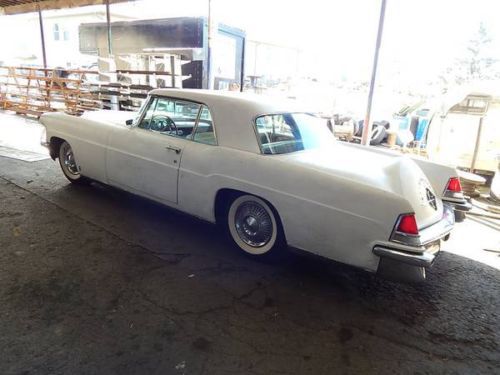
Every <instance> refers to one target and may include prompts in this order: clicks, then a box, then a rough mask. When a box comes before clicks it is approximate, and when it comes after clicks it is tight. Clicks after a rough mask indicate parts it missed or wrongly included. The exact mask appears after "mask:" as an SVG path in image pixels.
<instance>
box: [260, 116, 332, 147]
mask: <svg viewBox="0 0 500 375" xmlns="http://www.w3.org/2000/svg"><path fill="white" fill-rule="evenodd" d="M255 127H256V129H257V135H258V137H259V143H260V145H261V152H262V153H263V154H286V153H290V152H297V151H302V150H309V149H316V148H321V147H329V146H331V145H333V144H334V143H335V137H334V136H333V134H332V133H331V132H330V131H329V130H328V128H327V126H326V120H324V119H321V118H319V117H316V116H313V115H311V114H307V113H280V114H272V115H264V116H260V117H257V119H256V120H255Z"/></svg>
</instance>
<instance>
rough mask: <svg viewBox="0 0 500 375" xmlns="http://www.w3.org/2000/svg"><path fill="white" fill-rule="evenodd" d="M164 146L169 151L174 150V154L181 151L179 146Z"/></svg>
mask: <svg viewBox="0 0 500 375" xmlns="http://www.w3.org/2000/svg"><path fill="white" fill-rule="evenodd" d="M165 148H166V149H167V150H169V151H173V152H175V153H176V154H180V153H181V149H180V148H179V147H174V146H165Z"/></svg>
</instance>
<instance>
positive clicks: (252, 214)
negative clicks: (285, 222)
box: [227, 194, 283, 256]
mask: <svg viewBox="0 0 500 375" xmlns="http://www.w3.org/2000/svg"><path fill="white" fill-rule="evenodd" d="M227 225H228V229H229V234H230V236H231V239H232V240H233V242H234V243H235V244H236V246H238V247H239V248H240V249H241V250H243V251H244V252H245V253H247V254H249V255H253V256H259V255H260V256H262V255H265V254H269V253H271V252H273V253H274V252H275V251H276V250H277V248H279V247H281V245H282V243H283V241H282V240H283V236H282V231H281V227H280V223H279V221H278V219H277V218H276V215H275V213H274V212H273V210H272V209H271V207H270V206H269V204H268V203H266V202H265V201H264V200H262V199H261V198H259V197H256V196H254V195H247V194H246V195H241V196H239V197H237V198H235V199H234V200H233V201H232V203H231V205H230V206H229V210H228V211H227Z"/></svg>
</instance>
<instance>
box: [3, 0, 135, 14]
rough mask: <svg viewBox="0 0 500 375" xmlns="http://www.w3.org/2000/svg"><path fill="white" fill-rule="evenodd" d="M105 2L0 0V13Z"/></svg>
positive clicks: (116, 1)
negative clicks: (12, 0) (19, 0)
mask: <svg viewBox="0 0 500 375" xmlns="http://www.w3.org/2000/svg"><path fill="white" fill-rule="evenodd" d="M126 1H130V0H109V3H110V4H113V3H124V2H126ZM132 1H133V0H132ZM105 3H106V0H41V1H36V0H32V1H24V2H22V3H20V4H17V5H11V4H12V2H11V1H2V0H0V15H2V14H4V15H11V14H21V13H31V12H38V6H40V10H42V11H43V10H50V9H64V8H78V7H83V6H87V5H102V4H105Z"/></svg>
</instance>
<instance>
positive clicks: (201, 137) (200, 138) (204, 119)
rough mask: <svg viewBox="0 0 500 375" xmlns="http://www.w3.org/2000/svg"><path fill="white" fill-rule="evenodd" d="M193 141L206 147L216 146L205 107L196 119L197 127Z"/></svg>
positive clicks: (211, 123) (209, 117) (209, 115)
mask: <svg viewBox="0 0 500 375" xmlns="http://www.w3.org/2000/svg"><path fill="white" fill-rule="evenodd" d="M193 141H195V142H200V143H205V144H207V145H215V144H217V140H216V138H215V131H214V126H213V122H212V116H211V114H210V111H209V110H208V108H207V106H205V105H204V106H202V107H201V112H200V118H199V119H198V126H197V127H196V131H195V134H194V136H193Z"/></svg>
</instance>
